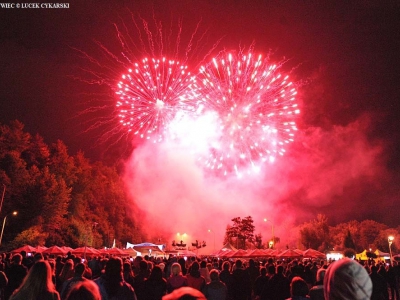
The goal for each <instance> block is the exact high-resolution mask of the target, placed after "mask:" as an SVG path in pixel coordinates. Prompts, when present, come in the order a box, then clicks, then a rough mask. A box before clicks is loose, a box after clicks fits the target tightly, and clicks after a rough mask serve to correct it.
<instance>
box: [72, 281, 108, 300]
mask: <svg viewBox="0 0 400 300" xmlns="http://www.w3.org/2000/svg"><path fill="white" fill-rule="evenodd" d="M66 300H102V299H101V295H100V291H99V287H98V286H97V284H95V283H94V282H93V281H92V280H86V281H81V282H80V283H78V284H77V285H74V286H73V287H72V289H71V290H70V291H69V292H68V294H67V297H66Z"/></svg>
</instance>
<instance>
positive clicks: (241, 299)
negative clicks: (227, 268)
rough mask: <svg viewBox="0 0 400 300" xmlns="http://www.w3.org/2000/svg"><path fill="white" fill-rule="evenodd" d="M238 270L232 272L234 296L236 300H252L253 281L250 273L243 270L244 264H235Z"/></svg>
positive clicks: (240, 262) (237, 261)
mask: <svg viewBox="0 0 400 300" xmlns="http://www.w3.org/2000/svg"><path fill="white" fill-rule="evenodd" d="M235 267H236V269H235V270H234V271H233V272H232V278H233V281H232V296H233V299H234V300H249V299H251V281H250V275H249V273H248V272H247V271H246V270H244V269H243V262H242V261H241V260H240V259H238V260H236V262H235Z"/></svg>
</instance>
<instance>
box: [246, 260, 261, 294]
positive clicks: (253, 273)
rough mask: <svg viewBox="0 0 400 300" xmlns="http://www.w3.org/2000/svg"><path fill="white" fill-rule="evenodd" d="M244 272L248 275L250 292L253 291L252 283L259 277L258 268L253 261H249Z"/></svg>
mask: <svg viewBox="0 0 400 300" xmlns="http://www.w3.org/2000/svg"><path fill="white" fill-rule="evenodd" d="M246 272H247V273H249V277H250V283H251V290H252V291H254V283H255V282H256V279H257V277H258V276H260V267H259V265H258V264H256V262H255V261H254V259H252V258H250V259H249V266H248V267H247V268H246Z"/></svg>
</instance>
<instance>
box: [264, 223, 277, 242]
mask: <svg viewBox="0 0 400 300" xmlns="http://www.w3.org/2000/svg"><path fill="white" fill-rule="evenodd" d="M264 222H270V223H271V231H272V241H270V242H269V247H270V248H271V249H273V248H274V244H275V235H274V223H273V222H272V221H271V220H268V219H267V218H264Z"/></svg>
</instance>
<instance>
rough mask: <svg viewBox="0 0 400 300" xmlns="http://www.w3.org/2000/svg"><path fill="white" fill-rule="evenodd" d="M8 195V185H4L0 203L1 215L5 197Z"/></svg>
mask: <svg viewBox="0 0 400 300" xmlns="http://www.w3.org/2000/svg"><path fill="white" fill-rule="evenodd" d="M5 193H6V185H5V184H4V183H3V195H2V196H1V202H0V213H1V209H2V207H3V201H4V195H5Z"/></svg>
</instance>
